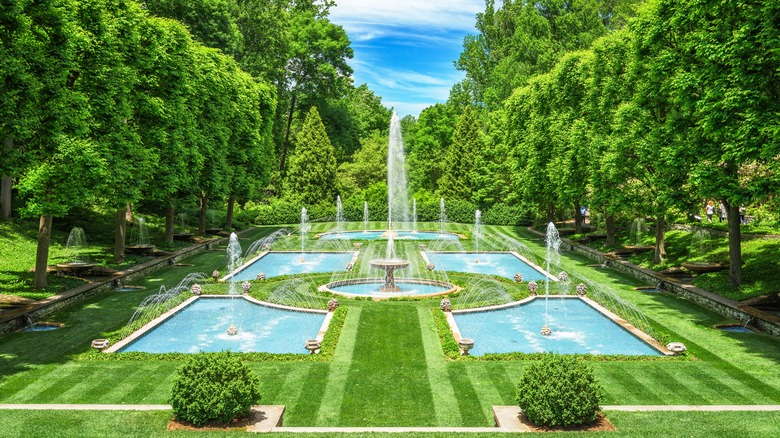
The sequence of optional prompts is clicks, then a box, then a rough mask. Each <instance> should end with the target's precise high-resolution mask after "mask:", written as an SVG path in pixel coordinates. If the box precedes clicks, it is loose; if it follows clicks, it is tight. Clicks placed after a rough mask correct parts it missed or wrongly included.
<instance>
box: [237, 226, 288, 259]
mask: <svg viewBox="0 0 780 438" xmlns="http://www.w3.org/2000/svg"><path fill="white" fill-rule="evenodd" d="M289 233H290V232H289V231H288V230H287V229H286V228H282V229H281V230H276V231H274V232H273V233H271V234H269V235H267V236H265V237H263V238H261V239H257V240H255V241H254V242H252V244H251V245H249V247H248V248H247V250H246V251H245V252H244V258H249V256H252V255H254V254H256V253H258V252H260V251H262V250H270V249H271V245H272V244H273V243H274V242H276V241H277V240H278V239H280V238H282V237H284V236H286V235H287V234H289Z"/></svg>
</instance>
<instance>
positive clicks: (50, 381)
mask: <svg viewBox="0 0 780 438" xmlns="http://www.w3.org/2000/svg"><path fill="white" fill-rule="evenodd" d="M359 225H360V228H359V229H362V223H361V224H359ZM437 225H438V224H437ZM379 226H381V225H379ZM326 227H327V225H319V224H315V227H314V228H315V230H312V232H315V231H317V229H316V228H323V229H327V228H326ZM469 227H470V226H469V225H457V226H453V227H452V228H453V231H457V232H463V233H464V234H470V231H469ZM271 231H273V229H272V228H261V229H259V230H258V231H254V232H253V235H252V236H248V237H246V238H245V239H244V240H243V241H242V245H243V246H244V247H246V246H247V245H248V244H249V243H251V241H252V240H254V239H256V238H259V237H260V236H262V235H264V234H268V233H270V232H271ZM323 231H324V230H323ZM520 232H521V233H522V231H520ZM514 233H515V230H513V229H511V228H506V227H486V229H485V234H486V241H485V242H484V243H481V244H480V247H481V248H482V247H483V244H484V245H486V246H485V247H490V245H493V246H499V245H500V244H499V241H500V240H501V239H500V238H499V236H501V235H514ZM491 241H492V243H491ZM524 244H525V245H527V247H526V248H525V249H523V250H524V251H527V252H528V254H529V256H530V257H535V258H536V259H537V262H541V261H542V258H541V255H542V254H543V248H542V246H541V242H539V241H532V240H524ZM222 249H224V248H222ZM187 262H189V263H194V264H195V265H196V266H193V267H191V268H170V269H167V270H163V271H159V272H156V273H154V274H153V275H152V276H150V277H147V278H146V279H145V280H144V281H143V282H141V283H139V284H142V285H145V286H146V287H147V289H146V290H144V291H138V292H124V293H106V294H104V295H102V296H100V297H97V298H95V299H94V300H92V301H90V302H88V303H85V304H84V305H80V306H77V307H74V308H72V309H69V310H67V311H64V312H61V313H59V314H57V315H54V316H53V317H52V318H51V320H54V321H59V322H64V323H65V325H66V326H65V328H63V329H60V330H57V331H51V332H37V333H12V334H7V335H3V336H2V337H0V355H2V356H1V357H2V361H0V374H1V375H2V376H3V377H2V380H1V381H0V403H97V404H115V403H116V404H120V403H126V404H138V403H144V404H164V403H167V398H168V393H169V391H170V388H171V384H172V379H173V376H174V374H175V371H176V369H177V368H178V367H179V366H180V365H181V363H180V362H176V361H155V360H108V361H96V360H91V359H89V358H88V357H87V356H82V355H80V354H81V353H83V352H86V351H87V350H89V342H90V340H91V339H95V338H98V337H102V336H104V335H105V334H107V333H111V332H113V331H116V330H117V329H119V328H120V327H122V325H123V324H125V322H126V321H127V320H128V319H129V317H130V315H131V314H132V313H133V311H134V307H135V306H136V305H137V304H138V303H139V302H140V301H141V300H142V299H143V298H144V297H145V296H146V295H148V294H149V293H151V292H153V291H156V290H157V289H158V288H159V287H160V286H161V285H167V286H168V287H170V285H173V284H175V283H177V282H178V281H179V279H181V278H182V277H183V276H184V275H185V274H186V273H187V272H189V271H200V272H211V270H213V269H224V264H225V254H224V251H223V250H222V251H220V250H218V251H209V252H205V253H202V254H199V255H197V256H195V257H193V258H192V259H190V260H188V261H187ZM589 263H590V262H589V261H588V260H585V259H582V258H580V257H572V256H570V255H568V254H565V255H564V256H563V257H562V259H561V262H560V266H559V268H560V269H565V270H567V271H568V272H570V273H571V275H573V276H578V277H587V278H588V279H589V280H590V281H592V282H594V283H597V284H599V285H602V286H603V287H605V288H609V289H610V290H612V291H613V293H614V294H615V295H616V296H619V297H621V298H623V299H625V300H627V301H630V302H632V303H634V304H636V305H637V306H638V307H640V308H641V309H642V310H643V312H644V314H645V318H646V319H647V322H648V323H649V324H650V325H651V326H653V327H655V328H657V329H658V330H659V331H663V332H664V333H668V334H669V335H670V336H672V337H673V338H674V340H678V341H682V342H684V343H685V344H686V345H687V346H688V348H689V350H690V353H691V354H692V357H693V358H692V359H691V358H689V359H667V360H660V361H659V360H653V361H647V360H641V359H636V360H628V361H614V362H603V361H591V362H590V364H591V366H592V367H593V368H594V371H595V373H596V374H597V377H598V378H599V380H600V381H601V383H602V384H603V385H604V387H605V390H606V394H605V399H604V400H603V404H604V405H623V404H632V405H633V404H639V405H643V404H646V405H657V404H660V405H664V404H671V405H678V404H696V405H698V404H702V405H708V404H747V405H750V404H780V375H778V373H777V369H778V365H780V340H778V339H777V338H773V337H770V336H767V335H762V334H743V333H726V332H721V331H719V330H716V329H714V328H713V326H714V325H715V324H718V323H722V322H728V320H727V319H725V318H723V317H721V316H719V315H716V314H714V313H711V312H708V311H705V310H702V309H701V308H699V307H697V306H695V305H693V304H691V303H688V302H686V301H683V300H680V299H678V298H676V297H674V296H671V295H668V294H645V293H642V292H638V291H634V290H633V289H632V288H633V287H634V286H636V285H637V283H636V282H635V281H634V280H632V279H628V278H626V277H624V276H622V275H620V274H617V273H616V272H614V271H611V270H597V269H594V268H591V267H588V266H587V265H588V264H589ZM324 277H325V276H322V278H324ZM317 278H320V277H317ZM318 281H319V280H318ZM269 283H270V282H269ZM340 301H341V303H342V306H346V307H348V312H347V319H346V321H345V323H344V327H343V331H342V333H341V336H340V338H339V339H340V340H339V343H338V345H337V347H336V352H335V354H334V357H333V359H332V360H330V361H328V362H310V361H302V362H273V361H272V362H253V363H250V366H251V367H252V369H254V370H255V371H256V372H257V373H258V374H259V376H260V380H261V382H262V394H263V399H262V403H263V404H283V405H285V406H287V411H286V413H285V423H284V424H285V425H286V426H397V425H402V426H492V425H493V418H492V412H491V406H493V405H512V404H514V397H515V386H516V384H517V382H518V381H519V378H520V375H521V373H522V370H523V368H524V367H525V366H526V362H524V361H481V360H477V359H471V360H457V361H450V360H446V359H445V357H444V354H443V351H442V348H441V344H440V342H439V338H438V334H437V332H436V329H435V326H434V323H433V314H432V309H435V308H438V300H422V301H421V300H416V301H395V302H371V301H365V300H358V301H354V300H347V299H340ZM607 416H608V417H609V418H610V420H612V421H613V423H614V424H615V426H616V427H617V428H618V431H619V432H620V433H619V435H620V436H624V435H625V436H652V435H668V436H690V435H691V434H693V435H695V436H736V435H739V432H744V433H745V436H771V432H773V431H775V430H777V427H778V426H779V424H778V421H780V420H779V418H780V414H778V413H777V412H770V413H688V412H685V413H625V412H607ZM169 418H170V413H168V412H147V413H141V412H134V413H104V412H99V413H97V412H64V411H55V412H48V411H47V412H36V411H33V412H22V411H11V412H5V413H4V423H3V429H4V430H6V431H10V435H11V436H25V435H27V436H83V435H84V433H86V434H88V435H90V436H111V435H115V434H116V432H117V431H118V430H122V431H123V434H126V435H129V436H149V435H157V434H164V433H165V425H166V423H167V420H168V419H169ZM98 419H99V421H98ZM79 427H82V428H83V429H79ZM735 434H736V435H735ZM612 435H614V434H612Z"/></svg>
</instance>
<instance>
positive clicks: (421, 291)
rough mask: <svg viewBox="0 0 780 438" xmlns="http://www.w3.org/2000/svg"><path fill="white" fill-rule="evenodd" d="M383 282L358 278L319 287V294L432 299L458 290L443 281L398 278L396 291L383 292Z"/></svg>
mask: <svg viewBox="0 0 780 438" xmlns="http://www.w3.org/2000/svg"><path fill="white" fill-rule="evenodd" d="M384 285H385V280H384V279H382V278H358V279H352V280H341V281H334V282H332V283H328V284H326V285H323V286H320V287H319V291H320V292H330V293H333V294H337V295H343V296H347V297H371V298H374V299H387V298H393V297H400V296H415V297H420V298H423V297H432V296H436V295H445V294H449V293H452V292H455V291H457V290H458V287H457V286H453V285H452V284H450V283H447V282H444V281H433V280H423V279H415V278H399V279H396V280H395V286H396V288H397V290H396V291H395V292H384V291H382V290H381V289H382V287H383V286H384Z"/></svg>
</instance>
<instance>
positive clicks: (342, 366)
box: [317, 307, 362, 426]
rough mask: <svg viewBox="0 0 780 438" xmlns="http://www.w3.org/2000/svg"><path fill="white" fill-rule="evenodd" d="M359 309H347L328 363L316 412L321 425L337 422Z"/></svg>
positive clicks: (347, 376)
mask: <svg viewBox="0 0 780 438" xmlns="http://www.w3.org/2000/svg"><path fill="white" fill-rule="evenodd" d="M361 311H362V308H360V307H352V308H351V309H349V313H348V317H347V320H346V321H345V322H344V327H343V329H342V331H341V336H340V337H339V343H338V345H337V346H336V352H335V354H334V357H333V360H332V361H331V363H330V372H329V373H328V379H327V382H326V383H325V385H326V386H325V394H324V397H323V400H324V403H322V404H321V405H320V408H319V412H317V424H319V425H321V426H336V425H338V424H339V419H340V417H341V405H342V401H343V399H344V393H345V392H346V391H347V388H348V383H349V380H350V379H349V374H350V367H351V365H352V356H353V352H354V350H355V339H357V331H358V324H359V321H360V315H361Z"/></svg>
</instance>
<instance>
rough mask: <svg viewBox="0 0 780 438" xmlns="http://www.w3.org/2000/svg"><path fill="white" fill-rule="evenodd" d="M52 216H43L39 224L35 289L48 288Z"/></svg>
mask: <svg viewBox="0 0 780 438" xmlns="http://www.w3.org/2000/svg"><path fill="white" fill-rule="evenodd" d="M52 219H53V217H52V215H50V214H47V215H43V216H41V219H40V222H39V223H38V251H37V253H36V254H35V283H34V288H35V289H42V288H45V287H46V286H47V283H46V270H47V269H48V267H49V243H50V242H51V223H52Z"/></svg>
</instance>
